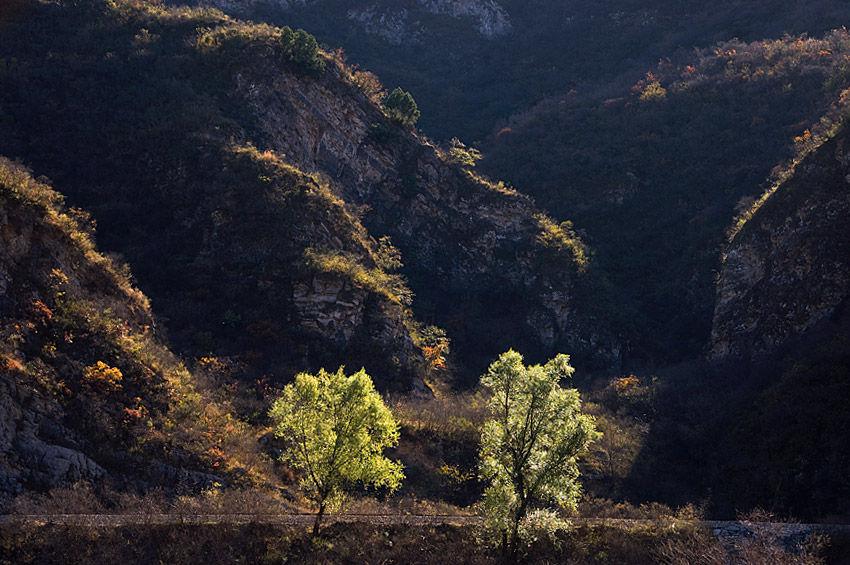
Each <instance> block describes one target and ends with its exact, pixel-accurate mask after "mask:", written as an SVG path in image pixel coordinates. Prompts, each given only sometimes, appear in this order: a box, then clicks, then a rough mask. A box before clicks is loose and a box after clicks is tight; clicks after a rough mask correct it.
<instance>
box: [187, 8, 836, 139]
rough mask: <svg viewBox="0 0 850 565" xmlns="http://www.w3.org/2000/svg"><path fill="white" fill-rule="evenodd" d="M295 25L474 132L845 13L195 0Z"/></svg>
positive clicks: (432, 122) (428, 118)
mask: <svg viewBox="0 0 850 565" xmlns="http://www.w3.org/2000/svg"><path fill="white" fill-rule="evenodd" d="M196 3H197V4H199V5H204V6H214V7H218V8H221V9H223V10H225V11H228V12H229V13H231V14H234V15H239V16H240V17H246V16H247V17H250V18H252V19H255V20H257V19H261V20H263V21H268V22H270V23H277V24H278V25H281V24H284V23H285V24H288V25H291V26H299V27H304V28H305V29H308V30H310V32H311V33H314V34H316V36H317V38H318V39H319V41H321V42H325V43H327V44H328V45H330V46H331V47H332V48H336V47H337V46H341V47H342V48H343V49H345V51H346V53H348V54H349V56H350V57H351V58H352V60H354V61H356V62H357V63H359V64H361V65H363V66H364V67H365V68H368V69H370V70H372V71H375V72H377V73H378V74H379V75H380V76H381V77H382V78H383V79H384V80H385V81H387V82H389V83H393V84H401V85H403V87H404V88H406V89H409V90H410V91H411V92H413V94H414V96H415V97H416V99H417V101H418V102H419V103H420V105H421V107H422V110H423V114H424V115H423V117H422V123H421V127H422V128H423V129H424V130H425V131H426V132H427V133H428V134H429V135H432V136H435V137H437V138H438V139H447V138H451V137H453V136H459V137H461V139H464V140H465V141H467V142H470V141H474V140H477V139H482V138H483V137H484V136H486V135H487V134H488V133H490V132H491V131H492V130H493V128H494V127H496V126H499V127H501V124H503V123H504V120H505V119H506V118H507V117H508V116H510V115H512V114H515V113H517V112H520V111H522V110H524V109H526V108H528V107H530V106H533V105H534V104H536V103H537V102H539V101H541V100H543V99H545V98H547V97H549V96H555V97H558V96H560V95H561V94H563V93H565V92H567V91H569V90H570V89H571V88H574V87H578V88H579V89H582V85H586V84H587V83H590V84H603V85H605V86H603V88H604V89H605V91H606V92H611V91H615V90H616V89H617V88H618V87H626V86H627V85H628V84H629V83H633V82H634V81H635V80H637V79H638V78H640V76H641V75H643V74H644V72H645V69H646V68H647V67H650V66H652V65H654V64H655V63H656V62H657V61H658V60H659V59H661V58H663V57H669V56H670V55H671V54H672V53H674V52H676V51H677V50H679V49H685V50H690V49H692V48H694V47H708V46H710V45H713V44H714V43H716V42H717V41H727V40H731V39H732V38H736V37H737V38H739V39H741V40H742V41H754V40H761V39H763V38H765V37H781V36H782V35H783V34H784V33H790V34H799V33H804V32H808V33H810V34H812V35H819V34H821V33H823V32H824V31H826V30H829V29H832V28H835V27H839V26H841V25H843V24H844V23H846V20H847V9H846V6H845V5H844V4H843V3H842V2H839V1H837V0H811V1H809V2H805V3H800V2H798V1H794V0H781V1H777V0H755V1H749V2H746V3H741V2H737V1H732V0H721V1H716V2H705V1H702V0H688V1H680V2H671V1H670V0H642V1H640V2H637V1H635V0H600V1H597V2H581V1H578V0H564V1H560V2H551V1H543V0H531V1H529V0H451V1H448V0H368V1H366V0H355V1H351V0H345V1H343V0H265V1H263V2H254V1H248V0H196Z"/></svg>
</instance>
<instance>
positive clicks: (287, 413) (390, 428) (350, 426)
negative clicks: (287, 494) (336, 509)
mask: <svg viewBox="0 0 850 565" xmlns="http://www.w3.org/2000/svg"><path fill="white" fill-rule="evenodd" d="M269 416H270V418H271V419H272V421H273V422H274V425H275V428H274V434H275V435H276V436H277V437H282V438H285V439H287V440H289V441H290V442H291V449H290V450H289V451H288V452H287V453H286V454H285V455H284V456H283V459H284V460H285V461H286V462H288V463H290V464H292V465H293V466H295V467H297V468H298V469H299V470H301V471H302V472H303V477H302V480H301V486H302V487H303V488H304V490H305V491H306V493H307V496H308V497H309V498H310V499H312V500H313V501H314V502H315V503H316V505H317V506H318V513H317V516H316V522H315V524H314V527H313V535H316V534H317V533H318V530H319V524H320V522H321V519H322V516H323V515H324V512H325V509H326V508H327V507H328V506H329V505H335V504H338V503H339V502H341V495H342V494H343V489H344V488H345V487H346V486H348V485H351V484H353V483H362V484H364V485H367V486H368V485H372V486H376V487H385V488H388V489H390V490H395V489H396V488H398V486H399V484H400V483H401V480H402V479H403V478H404V474H403V473H402V465H401V463H399V462H397V461H391V460H390V459H387V458H386V457H384V456H383V455H382V452H383V450H384V448H386V447H391V446H394V445H395V444H396V443H397V442H398V437H399V426H398V423H397V422H396V421H395V419H394V418H393V415H392V413H391V412H390V411H389V409H388V408H387V407H386V406H385V405H384V402H383V400H382V399H381V396H380V395H379V394H378V392H377V391H376V390H375V387H374V385H373V384H372V379H371V378H370V377H369V375H367V374H366V371H364V370H363V369H361V370H360V371H358V372H356V373H354V374H353V375H351V376H346V375H345V373H344V372H343V367H340V368H339V369H338V370H337V371H336V372H335V373H328V372H327V371H325V370H324V369H321V370H320V371H319V373H318V375H311V374H309V373H301V374H299V375H297V376H296V377H295V382H293V383H291V384H289V385H287V386H286V387H284V389H283V393H282V394H281V396H280V398H278V399H277V400H276V401H275V402H274V404H273V405H272V408H271V410H270V412H269Z"/></svg>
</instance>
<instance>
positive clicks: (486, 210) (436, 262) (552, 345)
mask: <svg viewBox="0 0 850 565" xmlns="http://www.w3.org/2000/svg"><path fill="white" fill-rule="evenodd" d="M328 75H329V76H327V77H326V78H323V79H321V80H314V81H304V80H302V79H300V78H299V77H297V76H295V75H292V74H282V73H281V74H276V75H273V76H272V75H266V76H264V77H258V76H256V75H254V76H253V77H252V78H249V77H248V76H247V75H239V76H237V77H236V82H237V87H238V90H239V91H240V92H241V93H242V95H243V96H244V97H245V98H246V100H247V101H248V102H249V103H250V104H251V106H252V107H253V108H254V111H255V113H256V119H257V121H258V123H259V124H260V127H261V128H262V130H263V133H264V134H265V135H266V136H267V138H268V140H269V143H270V144H271V146H272V147H273V148H274V150H275V152H276V153H278V154H280V155H285V158H286V160H287V161H290V162H293V163H294V164H296V165H297V166H298V167H299V168H301V169H302V170H305V171H316V172H322V173H324V174H325V175H327V178H329V180H330V182H331V185H332V186H333V187H334V189H335V190H337V191H338V192H339V194H340V196H341V197H342V198H343V199H344V200H346V201H348V202H351V203H353V204H355V205H356V206H358V207H366V208H365V209H366V210H367V212H366V214H365V216H364V219H363V222H364V225H366V227H367V228H369V230H370V232H371V233H373V234H375V235H376V236H377V235H379V234H388V235H390V236H391V237H392V239H393V242H394V243H395V244H396V245H397V246H398V247H399V248H400V249H401V250H402V253H403V258H404V262H405V264H406V268H405V273H407V274H408V277H409V279H410V281H411V285H412V286H413V290H414V292H415V293H417V295H419V296H422V295H425V296H427V297H429V300H442V302H441V303H442V304H450V303H451V302H452V301H455V299H456V298H458V297H461V296H467V297H470V296H471V297H478V299H482V298H483V297H488V298H487V299H489V297H494V296H505V297H507V296H510V297H511V298H507V299H506V300H508V301H509V302H511V303H512V304H511V305H510V307H511V308H512V309H514V310H519V312H520V319H524V320H525V327H524V328H515V329H514V330H513V331H512V335H513V336H514V337H515V338H516V340H517V341H516V342H517V343H521V342H522V338H521V337H520V336H522V335H526V336H533V339H534V341H536V342H537V343H538V344H541V345H542V346H543V347H544V348H546V349H548V350H550V351H554V350H555V349H558V348H560V349H563V350H567V351H573V350H575V349H576V347H581V348H583V349H586V350H593V351H594V352H595V353H596V354H598V356H599V357H600V358H607V359H609V361H611V362H616V359H617V358H618V356H619V351H617V346H616V344H615V343H614V342H613V340H612V339H611V337H610V335H608V334H607V333H606V332H605V331H603V330H600V329H597V328H595V327H594V323H593V321H592V320H591V319H589V318H588V317H587V316H585V315H584V313H583V312H582V307H581V305H578V304H576V303H575V292H574V286H575V281H576V278H577V277H578V276H580V274H579V272H578V271H579V269H578V268H577V266H576V264H575V262H574V257H572V256H571V255H570V254H569V253H563V254H558V253H555V252H553V251H552V250H551V249H548V248H547V247H546V245H544V244H543V243H542V241H541V237H540V236H541V233H542V230H543V224H542V223H541V212H540V210H539V209H537V208H536V207H535V206H534V204H533V203H532V201H531V200H530V199H529V198H527V197H525V196H524V195H522V194H519V193H517V192H515V191H513V190H510V189H506V188H504V187H503V186H501V185H494V184H493V183H490V182H488V181H484V180H482V179H479V178H478V177H476V176H475V175H473V174H472V173H470V172H469V171H467V170H465V169H463V168H461V167H460V166H458V165H456V164H452V163H450V162H449V161H447V160H446V159H445V158H444V157H443V155H442V153H441V150H440V149H439V148H437V147H435V146H434V145H432V144H431V143H429V142H428V141H425V140H422V139H420V138H418V137H417V136H415V135H413V134H412V133H411V132H407V131H402V130H400V129H396V126H390V125H384V126H382V127H390V128H393V129H394V133H393V134H392V138H391V139H390V140H384V139H380V138H377V137H376V136H374V135H372V133H371V131H372V130H373V128H374V127H376V126H378V125H379V124H386V123H387V120H386V118H385V117H384V116H383V114H382V112H381V110H380V109H379V108H378V107H377V106H376V105H375V104H374V103H373V102H372V101H371V100H369V99H368V98H367V97H366V96H365V95H364V94H363V93H362V92H361V91H360V90H358V89H357V88H356V87H354V85H352V84H351V83H350V82H349V81H348V80H347V79H346V78H345V76H344V75H343V73H342V72H341V71H340V70H338V69H337V68H335V67H331V69H330V70H329V72H328ZM301 292H302V294H303V291H301ZM434 295H440V297H442V298H441V299H434V298H432V297H433V296H434ZM446 297H453V298H452V299H450V300H446ZM455 303H456V302H455ZM455 314H457V313H455ZM437 315H438V316H439V317H442V318H443V319H445V318H447V317H448V316H446V315H445V314H444V313H443V314H441V313H438V314H437ZM460 315H463V314H460ZM494 315H495V312H494ZM485 317H486V314H485ZM438 319H439V318H438ZM325 326H326V327H329V326H330V322H328V323H327V324H325Z"/></svg>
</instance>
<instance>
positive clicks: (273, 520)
mask: <svg viewBox="0 0 850 565" xmlns="http://www.w3.org/2000/svg"><path fill="white" fill-rule="evenodd" d="M313 520H315V515H313V514H144V513H141V514H6V515H0V524H7V523H28V524H45V525H47V524H62V525H87V526H98V527H116V526H127V525H140V524H141V525H143V524H250V523H255V524H280V525H286V526H308V525H312V523H313ZM482 521H483V519H482V518H481V517H480V516H452V515H440V514H431V515H413V514H330V515H325V518H324V522H325V523H326V524H329V523H334V522H356V523H368V524H374V525H382V526H383V525H410V526H440V525H453V526H469V525H472V526H474V525H478V524H481V523H482ZM573 524H574V525H582V524H607V525H609V526H614V527H622V528H632V527H635V526H640V525H653V524H655V525H661V526H667V527H670V528H676V527H677V524H676V522H675V521H672V520H671V521H653V520H632V519H620V518H582V519H575V520H574V521H573ZM698 524H699V525H700V526H703V527H705V528H707V529H710V530H712V532H713V533H714V534H715V535H718V536H724V535H736V534H737V535H740V534H741V533H743V532H746V531H752V530H756V529H769V530H771V531H773V532H775V533H777V534H779V535H781V536H787V535H794V534H797V533H802V532H822V533H826V534H830V535H835V534H840V535H850V525H848V524H789V523H781V522H759V523H752V522H739V521H717V520H708V521H701V522H698Z"/></svg>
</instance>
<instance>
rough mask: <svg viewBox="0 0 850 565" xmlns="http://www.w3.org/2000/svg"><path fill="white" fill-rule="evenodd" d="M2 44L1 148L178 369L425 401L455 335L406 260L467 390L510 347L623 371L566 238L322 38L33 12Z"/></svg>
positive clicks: (210, 15) (152, 14)
mask: <svg viewBox="0 0 850 565" xmlns="http://www.w3.org/2000/svg"><path fill="white" fill-rule="evenodd" d="M0 42H2V48H3V53H4V54H6V55H8V56H7V57H6V58H5V59H4V62H3V65H4V66H3V68H2V72H1V73H0V76H1V77H2V79H0V80H1V81H2V86H3V88H2V94H0V96H2V103H3V106H4V107H5V108H8V109H9V110H8V111H7V112H6V113H4V114H3V117H2V121H0V132H2V135H0V149H2V150H4V151H6V152H7V154H12V155H15V156H18V157H21V158H24V159H26V160H27V161H28V162H31V163H33V164H36V165H37V166H39V169H40V170H43V171H45V172H47V174H49V175H50V176H51V178H53V179H55V180H56V181H57V182H61V183H62V186H63V187H67V188H66V192H67V194H68V196H69V198H70V199H71V200H72V201H73V202H74V203H75V204H78V205H80V206H83V207H85V208H87V209H90V210H91V211H92V213H93V215H94V217H95V219H96V220H97V222H98V228H99V234H100V235H99V241H100V242H101V244H102V245H103V246H104V247H105V248H107V249H110V250H114V251H120V252H121V253H122V254H123V255H124V256H125V257H126V259H127V260H128V261H129V262H130V264H131V265H132V266H133V270H134V273H135V274H136V276H137V277H138V280H139V284H140V287H141V288H143V289H144V290H145V292H146V293H147V294H148V295H150V296H151V297H152V299H153V301H154V305H155V310H156V311H157V313H158V314H160V315H162V316H164V317H165V318H166V323H167V328H168V329H169V331H170V333H169V335H170V336H171V338H172V339H173V340H174V342H175V344H176V345H177V346H178V347H179V348H180V349H181V350H182V351H185V352H188V353H190V354H193V355H196V356H200V355H208V354H210V353H214V354H215V355H219V356H221V355H225V356H230V357H233V358H234V359H236V360H237V361H239V362H241V363H242V366H245V367H247V369H246V370H245V372H244V373H245V375H246V376H248V377H250V378H251V379H255V378H261V377H268V378H271V379H272V380H273V381H275V380H278V381H279V380H281V379H286V378H288V377H289V376H290V375H291V374H292V373H294V372H296V371H298V370H303V369H316V368H317V367H319V366H334V365H336V364H339V363H346V364H349V365H351V366H361V365H363V366H365V367H366V368H367V370H368V371H369V373H370V374H372V375H374V376H375V378H376V380H378V381H379V382H380V383H381V384H382V386H384V387H387V388H396V389H409V388H411V387H414V386H417V385H416V383H419V385H421V383H422V379H426V378H429V375H430V374H431V371H432V368H431V365H430V364H429V361H428V359H426V357H425V355H424V354H423V350H422V348H423V347H427V346H433V345H434V344H433V343H431V342H430V341H429V339H430V338H428V337H427V336H429V335H438V334H439V332H436V333H435V331H434V330H428V329H427V328H425V327H424V326H423V325H422V324H420V323H418V322H416V320H415V319H414V316H413V314H412V312H411V310H410V306H409V305H410V300H411V294H410V290H408V286H407V285H406V284H405V281H404V279H403V278H402V277H401V276H399V275H398V274H394V273H392V272H391V271H392V270H393V269H395V268H398V267H399V264H400V262H403V263H404V265H405V266H404V267H403V270H402V271H401V272H402V273H403V274H404V275H405V276H406V277H407V278H408V280H409V285H410V288H411V289H412V291H413V293H414V294H415V296H416V298H415V299H414V301H413V307H414V309H413V311H415V312H416V316H417V317H418V318H419V319H420V320H423V321H425V322H426V323H428V324H432V323H436V324H438V325H440V326H443V327H444V328H446V329H447V330H448V333H449V338H451V339H452V340H453V345H454V347H453V352H454V353H453V354H454V355H455V359H456V362H457V365H456V366H458V367H459V372H460V373H461V374H462V375H466V376H468V377H470V378H475V377H477V375H478V374H479V371H480V370H481V369H482V368H483V367H485V366H486V364H487V363H488V362H489V361H490V360H492V358H493V356H494V355H496V354H498V353H499V352H500V351H503V350H504V349H506V348H507V347H509V346H511V345H513V346H515V347H523V348H524V349H526V350H530V354H532V355H533V354H534V351H537V352H538V354H539V355H543V354H546V353H549V352H551V351H553V350H554V349H556V348H557V349H566V350H570V351H576V352H577V353H581V352H582V351H584V352H586V353H587V355H586V356H585V359H594V358H595V359H602V360H603V363H606V364H607V363H611V362H616V360H617V358H618V351H617V349H616V344H615V343H614V340H613V339H612V337H611V335H610V334H609V333H607V332H604V331H602V330H601V329H599V326H598V324H596V323H595V322H594V316H595V314H594V311H593V306H589V305H588V304H589V303H588V302H586V301H578V300H577V299H576V297H575V296H576V292H575V291H576V287H579V286H583V287H586V288H588V289H589V288H590V287H592V286H593V277H594V276H595V275H593V269H592V268H589V267H587V262H588V258H587V254H586V248H585V246H584V245H583V244H582V243H581V242H580V241H579V240H578V238H577V237H576V236H575V235H574V234H573V233H572V232H571V230H570V229H568V228H567V226H559V225H557V224H555V223H553V222H552V221H551V220H549V219H548V218H546V217H545V216H544V215H542V214H541V212H540V211H539V210H538V209H536V208H535V207H534V206H533V205H532V204H531V203H530V202H529V201H528V199H527V198H525V197H523V196H521V195H519V194H516V193H515V192H513V191H511V190H506V189H504V187H503V186H501V185H494V184H492V183H488V182H485V181H482V180H480V179H478V178H476V177H475V176H474V175H472V174H471V173H469V172H468V171H465V170H463V168H462V167H461V166H460V165H457V164H453V163H450V162H449V159H447V158H446V157H445V156H444V155H443V154H442V152H440V151H438V150H437V149H436V148H434V147H433V146H431V145H429V144H428V143H426V142H423V141H422V140H421V139H419V138H418V137H416V136H415V135H414V134H413V133H412V132H410V131H407V130H405V129H404V128H403V127H401V126H399V125H398V124H396V123H394V122H393V121H392V120H390V119H389V118H387V117H386V116H385V115H384V113H383V112H382V110H381V108H380V106H379V105H378V104H377V103H376V102H375V101H374V100H372V99H371V98H369V97H368V96H367V95H366V94H365V93H364V92H363V91H362V90H361V89H359V88H358V87H356V86H355V84H354V81H353V80H352V78H351V72H352V70H353V69H350V68H347V67H344V66H342V65H341V64H340V62H339V61H338V60H336V59H333V58H331V57H329V56H327V55H324V54H322V53H319V52H316V51H315V44H313V45H312V46H311V45H310V38H309V36H308V35H307V34H305V33H300V32H299V33H293V32H292V31H291V30H289V29H288V28H286V29H284V30H281V29H278V28H272V27H268V26H252V25H247V24H243V23H239V22H235V21H233V20H231V19H229V18H227V17H226V16H223V15H222V14H221V13H218V12H214V11H204V10H194V11H193V10H189V9H186V8H175V9H165V8H162V7H160V6H159V5H157V4H156V3H151V4H150V5H147V4H141V5H137V3H131V2H128V3H123V2H119V3H114V4H113V3H103V2H100V1H97V0H90V1H87V2H75V3H63V2H60V3H50V4H48V3H34V4H32V5H31V6H30V7H29V8H28V10H25V11H23V12H22V13H21V14H19V15H18V16H17V18H16V19H15V20H12V21H8V22H6V23H5V24H4V29H3V34H2V39H0ZM311 49H312V50H311ZM45 77H49V79H46V78H45ZM70 139H73V140H74V142H73V143H68V140H70ZM364 226H365V227H364ZM367 229H368V231H367ZM386 235H389V236H391V237H392V244H390V243H389V240H386V239H382V236H386ZM393 244H394V245H397V246H398V248H399V249H400V251H401V261H399V258H398V256H397V254H396V251H395V248H394V247H393ZM541 266H542V267H543V269H542V270H538V267H541ZM585 273H586V274H585ZM588 292H589V291H588ZM461 301H462V302H461ZM459 303H463V304H465V307H464V308H463V309H458V308H457V307H456V306H457V305H458V304H459ZM490 338H493V339H490ZM580 357H581V356H580Z"/></svg>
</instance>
